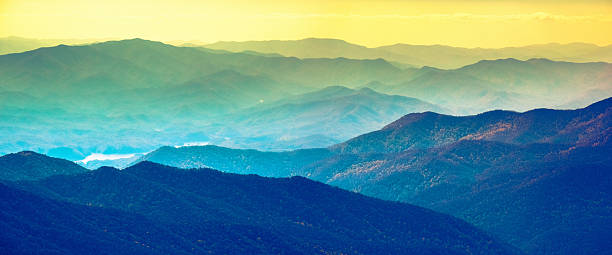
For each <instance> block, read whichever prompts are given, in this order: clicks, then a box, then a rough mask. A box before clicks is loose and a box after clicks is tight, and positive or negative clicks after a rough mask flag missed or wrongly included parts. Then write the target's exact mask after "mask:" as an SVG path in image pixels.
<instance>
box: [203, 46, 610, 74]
mask: <svg viewBox="0 0 612 255" xmlns="http://www.w3.org/2000/svg"><path fill="white" fill-rule="evenodd" d="M203 46H204V47H207V48H211V49H222V50H228V51H234V52H241V51H247V50H248V51H256V52H261V53H278V54H281V55H284V56H294V57H299V58H335V57H346V58H355V59H375V58H383V59H386V60H388V61H391V62H399V63H403V64H405V65H409V66H417V67H420V66H432V67H438V68H443V69H454V68H459V67H462V66H465V65H469V64H473V63H476V62H477V61H479V60H483V59H499V58H510V57H514V58H517V59H521V60H527V59H532V58H548V59H553V60H559V61H571V62H597V61H604V62H612V45H607V46H597V45H594V44H588V43H568V44H558V43H549V44H534V45H527V46H520V47H504V48H462V47H452V46H444V45H410V44H402V43H398V44H393V45H387V46H381V47H375V48H368V47H364V46H361V45H357V44H352V43H349V42H346V41H343V40H338V39H326V38H306V39H302V40H286V41H281V40H270V41H243V42H230V41H221V42H217V43H212V44H206V45H203Z"/></svg>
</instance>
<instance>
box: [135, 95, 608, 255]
mask: <svg viewBox="0 0 612 255" xmlns="http://www.w3.org/2000/svg"><path fill="white" fill-rule="evenodd" d="M611 113H612V98H608V99H606V100H603V101H600V102H597V103H594V104H592V105H590V106H589V107H586V108H583V109H578V110H549V109H536V110H532V111H528V112H524V113H517V112H508V111H492V112H486V113H482V114H478V115H474V116H464V117H455V116H449V115H442V114H437V113H433V112H426V113H418V114H408V115H406V116H404V117H402V118H400V119H399V120H397V121H395V122H393V123H391V124H389V125H387V126H386V127H384V128H383V129H381V130H379V131H374V132H371V133H368V134H364V135H362V136H358V137H356V138H353V139H350V140H348V141H346V142H344V143H340V144H337V145H334V146H331V147H329V148H321V149H311V150H296V151H292V152H281V153H278V152H260V151H255V150H234V149H228V148H220V147H214V146H204V147H183V148H172V147H163V148H160V149H159V150H156V151H154V152H151V153H149V154H147V155H145V156H144V157H143V158H142V160H148V161H153V162H158V163H162V164H167V165H173V166H177V167H183V168H190V167H195V166H198V167H199V166H209V167H213V168H216V169H220V170H222V171H228V172H238V173H243V174H248V173H252V174H261V175H265V176H276V177H282V176H294V175H300V176H305V177H308V178H311V179H314V180H318V181H321V182H324V183H328V184H331V185H334V186H338V187H341V188H343V189H347V190H352V191H355V192H360V193H362V194H365V195H369V196H373V197H377V198H382V199H385V200H393V201H402V202H408V203H413V204H417V205H421V206H424V207H427V208H431V209H434V210H437V211H441V212H445V213H449V214H451V215H454V216H457V217H460V218H462V219H464V220H466V221H468V222H470V223H472V224H474V225H476V226H478V227H481V228H483V229H484V230H486V231H489V232H491V233H493V234H494V235H496V236H498V237H500V238H501V239H502V240H505V241H507V242H509V243H511V244H513V245H515V246H517V247H519V248H521V249H522V250H523V251H525V252H527V253H529V254H576V253H583V254H592V253H602V252H605V251H606V249H607V248H606V247H610V245H611V244H612V243H610V242H609V240H607V239H606V238H605V234H604V233H607V231H609V230H610V226H612V218H610V216H609V215H612V214H611V213H612V211H610V209H611V208H612V207H610V206H609V205H610V204H612V201H610V199H609V198H610V197H611V196H610V191H609V188H608V187H609V186H610V184H612V175H610V171H609V170H610V169H611V167H612V162H611V161H610V157H609V155H610V154H611V153H612V147H611V146H610V141H611V140H610V134H612V130H611V129H610V127H611V126H612V125H611V124H612V117H611V116H612V115H611ZM570 240H571V241H570ZM576 240H579V241H576ZM561 244H563V245H561Z"/></svg>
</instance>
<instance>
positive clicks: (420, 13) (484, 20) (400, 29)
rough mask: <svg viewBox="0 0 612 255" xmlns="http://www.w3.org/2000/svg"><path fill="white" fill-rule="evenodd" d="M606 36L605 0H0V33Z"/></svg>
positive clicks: (373, 39)
mask: <svg viewBox="0 0 612 255" xmlns="http://www.w3.org/2000/svg"><path fill="white" fill-rule="evenodd" d="M6 36H20V37H28V38H41V39H51V38H53V39H65V38H73V39H91V38H115V39H126V38H135V37H139V38H144V39H150V40H158V41H165V42H177V41H179V42H181V41H182V42H190V41H194V42H200V43H212V42H216V41H247V40H276V39H278V40H294V39H303V38H308V37H321V38H337V39H343V40H346V41H349V42H352V43H357V44H361V45H365V46H370V47H375V46H382V45H389V44H395V43H408V44H426V45H429V44H443V45H451V46H460V47H470V48H473V47H485V48H498V47H506V46H523V45H528V44H538V43H550V42H557V43H570V42H587V43H594V44H598V45H609V44H612V0H582V1H567V0H556V1H554V0H498V1H491V0H464V1H459V0H430V1H410V0H378V1H366V0H353V1H349V0H336V1H334V0H298V1H292V0H280V1H273V0H260V1H254V0H251V1H243V0H223V1H221V0H199V1H198V0H173V1H160V0H147V1H143V0H135V1H126V0H104V1H99V0H96V1H88V0H46V1H44V0H0V37H6Z"/></svg>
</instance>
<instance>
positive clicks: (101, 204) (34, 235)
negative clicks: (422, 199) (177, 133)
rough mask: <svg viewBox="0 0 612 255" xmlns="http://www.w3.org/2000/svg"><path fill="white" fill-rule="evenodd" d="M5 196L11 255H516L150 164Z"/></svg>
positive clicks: (404, 223)
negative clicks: (42, 254) (405, 254)
mask: <svg viewBox="0 0 612 255" xmlns="http://www.w3.org/2000/svg"><path fill="white" fill-rule="evenodd" d="M0 191H1V192H0V194H2V196H3V199H2V203H0V205H1V206H2V209H1V210H0V212H1V213H2V215H3V218H7V219H10V220H8V221H5V222H4V224H5V228H3V231H2V233H1V234H0V235H1V236H2V237H3V238H2V242H3V244H4V245H3V246H2V247H3V249H5V250H6V251H10V252H11V253H13V254H27V253H30V252H36V251H47V252H49V253H63V254H80V253H82V252H86V253H96V254H99V253H122V254H123V253H126V254H127V253H130V254H131V253H143V254H156V253H160V254H165V253H169V252H170V253H188V254H192V253H199V252H202V253H223V254H228V253H230V254H234V253H236V254H244V253H249V254H269V253H281V254H318V253H321V254H328V253H345V254H371V253H379V254H380V253H385V254H395V253H402V252H410V253H412V254H490V253H496V254H517V253H519V251H518V250H516V249H515V248H513V247H511V246H509V245H506V244H504V243H502V242H499V241H497V240H496V239H494V238H491V237H489V236H488V235H487V234H486V233H485V232H484V231H481V230H479V229H477V228H475V227H472V226H471V225H469V224H468V223H466V222H464V221H462V220H459V219H456V218H454V217H451V216H447V215H444V214H440V213H436V212H433V211H431V210H428V209H424V208H420V207H416V206H412V205H408V204H403V203H396V202H386V201H382V200H378V199H374V198H369V197H365V196H362V195H359V194H355V193H352V192H349V191H344V190H341V189H338V188H334V187H330V186H328V185H325V184H322V183H318V182H314V181H311V180H308V179H305V178H303V177H292V178H281V179H273V178H264V177H258V176H254V175H236V174H227V173H221V172H218V171H215V170H211V169H190V170H184V169H177V168H173V167H168V166H163V165H159V164H155V163H151V162H142V163H139V164H137V165H134V166H132V167H129V168H126V169H124V170H117V169H114V168H109V167H103V168H100V169H98V170H94V171H91V172H88V173H83V174H78V175H58V176H52V177H49V178H47V179H43V180H39V181H29V182H19V183H16V184H9V186H6V185H0ZM49 233H53V234H49ZM110 244H115V245H110ZM98 246H102V247H101V248H100V249H97V248H96V247H98Z"/></svg>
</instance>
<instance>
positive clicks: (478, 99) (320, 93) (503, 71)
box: [0, 39, 612, 160]
mask: <svg viewBox="0 0 612 255" xmlns="http://www.w3.org/2000/svg"><path fill="white" fill-rule="evenodd" d="M610 74H612V67H611V65H610V64H607V63H569V62H556V61H550V60H545V59H531V60H527V61H522V60H516V59H499V60H487V61H480V62H477V63H475V64H472V65H468V66H465V67H462V68H458V69H453V70H442V69H435V68H430V67H423V68H404V67H398V66H397V65H396V64H395V63H393V62H390V61H387V60H384V59H368V60H358V59H348V58H308V59H298V58H295V57H283V56H278V55H270V54H255V53H253V52H246V53H232V52H228V51H223V50H211V49H206V48H194V47H176V46H172V45H167V44H163V43H160V42H154V41H146V40H142V39H132V40H123V41H108V42H102V43H94V44H87V45H80V46H66V45H60V46H54V47H47V48H39V49H35V50H32V51H27V52H22V53H15V54H6V55H0V99H1V100H0V109H1V110H2V111H1V113H0V115H1V118H0V135H2V136H3V137H6V138H7V139H5V140H3V141H2V142H1V143H0V153H10V152H15V151H21V150H32V151H37V152H44V153H47V154H49V155H52V156H58V157H63V158H68V159H71V160H81V159H83V158H85V157H86V156H88V155H90V154H92V153H107V154H132V153H143V152H148V151H151V150H154V149H155V148H158V147H160V146H163V145H181V144H185V143H194V142H195V143H205V142H208V143H210V144H216V145H222V146H229V147H234V148H255V149H262V150H288V149H301V148H313V147H326V146H329V145H332V144H335V143H338V142H341V141H343V140H346V139H349V138H351V137H354V136H357V135H359V134H362V133H365V132H370V131H374V130H376V129H379V128H381V127H382V126H384V124H385V123H388V122H390V121H392V120H394V119H396V118H398V117H400V116H402V115H404V114H408V113H412V112H423V111H435V112H441V113H448V114H474V113H478V112H482V111H488V110H493V109H508V110H519V111H523V110H527V109H532V108H538V107H557V108H577V107H583V106H586V105H587V104H588V103H590V102H593V101H596V100H601V99H604V98H607V97H609V96H612V94H611V93H612V88H611V87H610V86H611V85H610V84H612V81H611V80H610V79H612V76H610ZM339 86H342V87H346V88H340V87H339ZM398 95H400V96H401V97H400V96H398ZM319 97H320V98H319ZM419 100H420V101H419ZM321 109H325V111H323V110H321ZM289 123H291V124H290V125H289ZM320 127H323V128H320ZM9 134H10V135H9Z"/></svg>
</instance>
